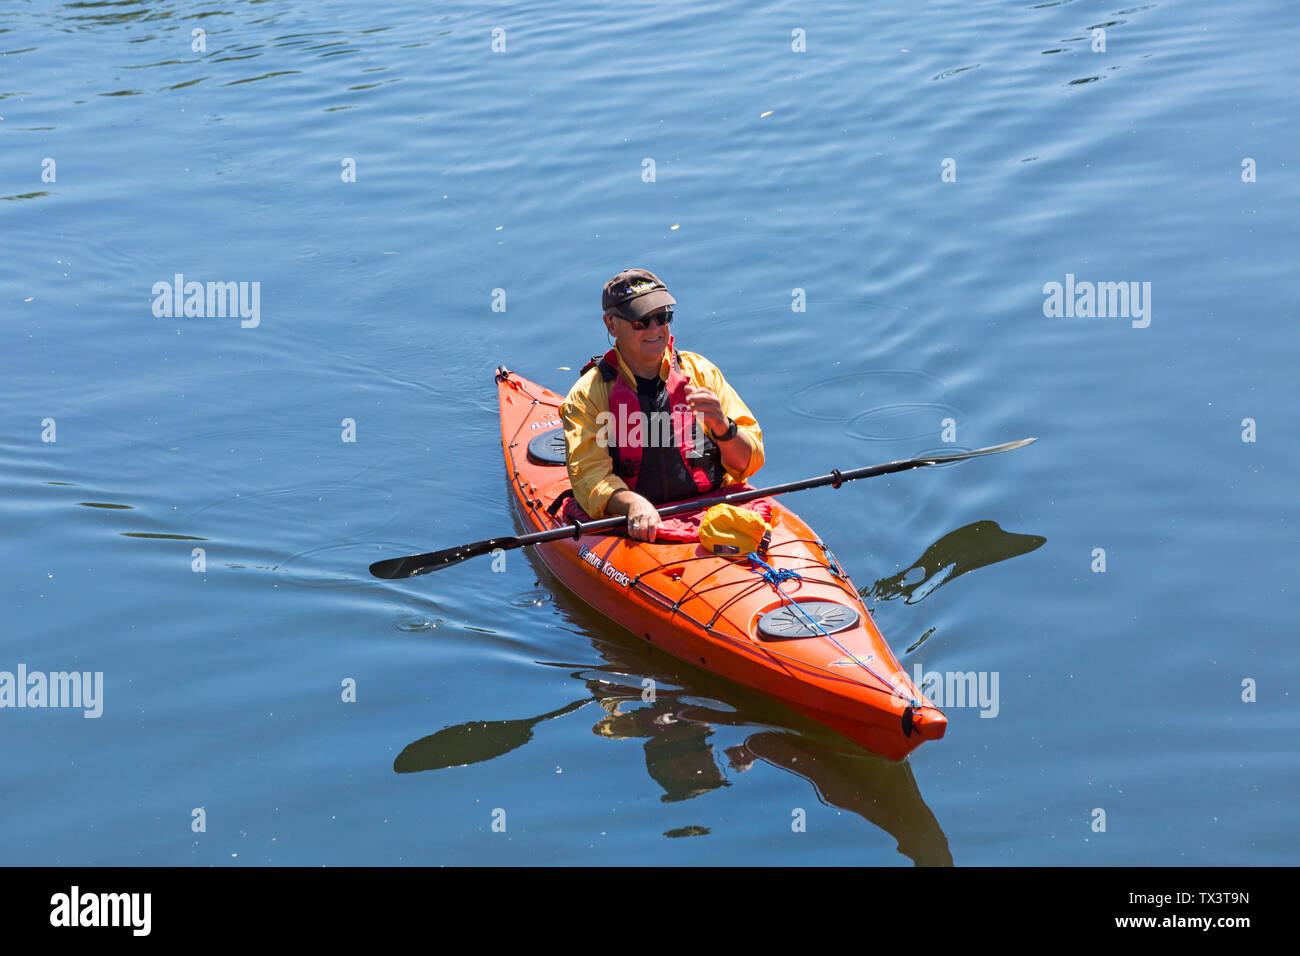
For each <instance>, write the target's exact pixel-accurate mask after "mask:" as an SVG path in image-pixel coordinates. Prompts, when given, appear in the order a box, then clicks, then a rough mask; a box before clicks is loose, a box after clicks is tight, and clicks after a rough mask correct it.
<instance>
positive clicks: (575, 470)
mask: <svg viewBox="0 0 1300 956" xmlns="http://www.w3.org/2000/svg"><path fill="white" fill-rule="evenodd" d="M676 303H677V300H676V299H674V298H673V297H672V296H671V295H669V294H668V289H667V287H666V286H665V285H664V284H663V282H662V281H660V279H659V277H658V276H656V275H655V274H654V273H653V272H647V271H646V270H645V269H626V270H624V271H623V272H620V273H619V274H618V275H616V276H614V277H613V278H612V279H610V280H609V281H608V282H606V283H605V289H604V292H603V294H602V295H601V308H602V309H604V321H605V329H606V330H607V331H608V332H609V334H610V336H611V337H612V338H613V344H614V347H613V348H612V349H610V350H609V351H608V352H606V353H605V355H604V357H603V358H598V359H597V358H594V359H592V361H591V362H589V363H588V364H587V366H586V367H585V368H584V369H583V374H582V376H581V377H580V378H579V379H578V381H577V382H576V383H575V384H574V386H573V388H571V389H570V390H569V394H568V395H567V396H566V397H565V399H564V404H563V405H562V406H561V408H560V418H561V419H562V420H563V422H564V442H565V448H566V458H567V462H568V468H569V480H570V483H571V484H572V486H573V495H574V500H575V501H576V502H577V504H578V505H579V506H581V508H582V509H583V510H584V511H586V512H587V514H588V515H590V516H591V517H593V518H603V517H608V516H610V515H621V514H625V515H627V516H628V534H629V535H631V536H632V537H633V538H636V539H637V540H640V541H653V540H655V534H656V532H657V530H658V528H659V521H660V518H659V512H658V511H656V510H655V505H656V504H664V503H666V502H670V501H678V500H681V499H684V498H693V497H696V496H698V495H705V494H708V493H709V492H710V491H714V490H716V489H718V488H721V487H722V486H723V485H724V484H738V483H743V482H744V481H745V479H747V478H748V477H749V476H750V475H752V474H754V472H756V471H758V469H759V468H761V467H763V432H762V430H761V429H760V428H759V427H758V422H757V421H756V420H755V419H754V416H753V415H751V414H750V412H749V409H748V408H747V407H746V406H745V403H744V402H742V401H741V400H740V396H739V395H737V394H736V392H735V391H734V390H733V389H732V388H731V386H730V385H728V384H727V381H726V379H724V378H723V377H722V373H721V372H719V371H718V369H717V368H716V367H715V366H714V365H713V363H712V362H710V361H709V360H708V359H706V358H703V357H702V356H700V355H696V354H695V353H694V352H679V351H677V350H676V349H675V348H674V347H673V336H672V335H671V334H670V333H669V327H670V324H671V322H672V320H673V310H672V307H673V306H674V305H675V304H676ZM700 423H702V425H703V428H701V427H699V424H700Z"/></svg>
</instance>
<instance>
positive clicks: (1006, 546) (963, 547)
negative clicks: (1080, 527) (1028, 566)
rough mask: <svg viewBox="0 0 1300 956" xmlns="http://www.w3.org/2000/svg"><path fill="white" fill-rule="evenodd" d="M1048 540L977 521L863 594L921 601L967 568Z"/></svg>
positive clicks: (1025, 551)
mask: <svg viewBox="0 0 1300 956" xmlns="http://www.w3.org/2000/svg"><path fill="white" fill-rule="evenodd" d="M1046 541H1047V539H1046V538H1044V537H1042V536H1041V535H1036V534H1016V533H1015V532H1012V531H1003V530H1002V529H1001V528H1000V527H998V523H997V522H996V521H976V522H975V523H974V524H968V525H966V526H965V527H963V528H958V529H957V530H956V531H950V532H948V533H947V534H945V535H944V536H943V537H942V538H940V539H939V540H938V541H936V542H935V543H934V544H932V545H930V547H928V548H926V549H925V553H924V554H922V555H921V556H920V557H919V558H917V559H916V560H915V561H914V562H913V563H912V566H911V567H910V568H908V569H907V570H906V571H900V572H899V573H898V574H895V575H893V576H892V577H888V578H881V579H880V580H879V581H877V582H876V583H875V584H873V585H872V586H871V587H869V588H859V593H860V594H862V596H863V597H864V598H874V599H876V600H880V601H891V600H893V599H894V598H899V597H901V598H902V599H903V603H904V604H919V603H920V602H921V601H922V600H924V599H925V598H927V597H929V596H930V595H931V594H933V593H934V592H935V591H936V590H938V589H939V587H940V586H942V585H944V584H947V583H948V582H949V581H951V580H953V579H954V578H958V577H960V576H961V575H963V574H965V573H966V572H967V571H974V570H975V569H976V568H983V567H987V566H988V565H990V564H997V563H998V562H999V561H1006V560H1007V559H1008V558H1015V557H1018V556H1020V555H1022V554H1028V553H1029V552H1030V551H1034V550H1036V549H1037V548H1040V547H1042V546H1043V544H1044V543H1045V542H1046Z"/></svg>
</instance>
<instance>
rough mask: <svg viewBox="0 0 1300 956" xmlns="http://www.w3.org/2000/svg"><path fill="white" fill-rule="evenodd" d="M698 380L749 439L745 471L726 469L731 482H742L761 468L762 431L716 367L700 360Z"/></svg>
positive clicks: (762, 459)
mask: <svg viewBox="0 0 1300 956" xmlns="http://www.w3.org/2000/svg"><path fill="white" fill-rule="evenodd" d="M700 378H701V379H702V380H703V382H704V383H705V384H706V385H707V386H708V387H709V388H711V389H712V390H713V392H714V393H715V394H716V395H717V396H718V398H719V399H720V400H721V401H722V411H723V414H725V415H726V416H727V417H728V418H733V419H735V421H736V427H737V428H738V429H739V430H740V431H742V432H744V433H745V435H746V437H748V438H749V444H750V453H749V464H748V465H746V466H745V470H744V471H732V470H731V469H730V468H728V469H727V474H728V475H729V476H730V477H731V478H732V479H733V480H735V481H744V480H745V479H747V478H748V477H749V476H750V475H752V474H754V473H755V472H756V471H758V470H759V469H760V468H762V467H763V461H764V458H763V429H761V428H759V426H758V421H757V419H755V418H754V416H753V414H751V413H750V411H749V406H747V405H746V404H745V403H744V402H743V401H741V398H740V396H739V395H737V394H736V390H735V389H734V388H732V387H731V386H730V385H728V384H727V380H726V379H725V378H723V377H722V373H721V372H720V371H718V367H717V366H716V365H714V364H713V363H712V362H709V361H707V360H702V361H701V362H700Z"/></svg>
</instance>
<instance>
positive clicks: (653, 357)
mask: <svg viewBox="0 0 1300 956" xmlns="http://www.w3.org/2000/svg"><path fill="white" fill-rule="evenodd" d="M670 308H671V307H670V306H664V307H663V308H661V309H655V310H654V311H653V312H651V313H650V314H649V315H647V316H644V317H643V318H644V321H646V323H647V324H646V327H645V328H644V329H642V330H641V331H639V332H638V331H637V330H636V329H634V328H632V323H631V322H629V321H628V320H627V319H624V318H622V317H620V316H616V315H610V316H607V317H606V318H605V327H606V328H608V329H609V334H610V335H612V336H613V337H614V344H615V345H616V346H618V350H619V351H620V352H622V353H623V356H624V358H627V359H630V360H631V361H633V362H636V363H637V364H640V365H644V366H649V365H652V364H653V365H655V366H656V367H657V365H658V362H659V361H660V360H661V359H662V358H663V354H664V349H666V348H668V331H669V328H670V326H667V325H660V324H659V323H658V322H657V321H655V317H656V316H660V315H663V314H664V313H665V312H667V311H669V310H670Z"/></svg>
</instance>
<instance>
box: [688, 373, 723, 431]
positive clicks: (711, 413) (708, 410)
mask: <svg viewBox="0 0 1300 956" xmlns="http://www.w3.org/2000/svg"><path fill="white" fill-rule="evenodd" d="M686 401H688V402H690V405H691V410H692V411H693V412H695V414H697V415H699V416H700V418H702V419H703V420H704V424H705V425H707V426H708V428H709V431H711V432H712V433H713V434H714V435H721V434H722V433H723V432H725V431H726V430H727V427H728V424H729V423H728V422H727V416H726V415H724V414H723V413H722V399H720V398H718V396H717V394H716V393H715V392H714V391H713V389H710V388H695V387H693V386H690V385H688V386H686Z"/></svg>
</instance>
